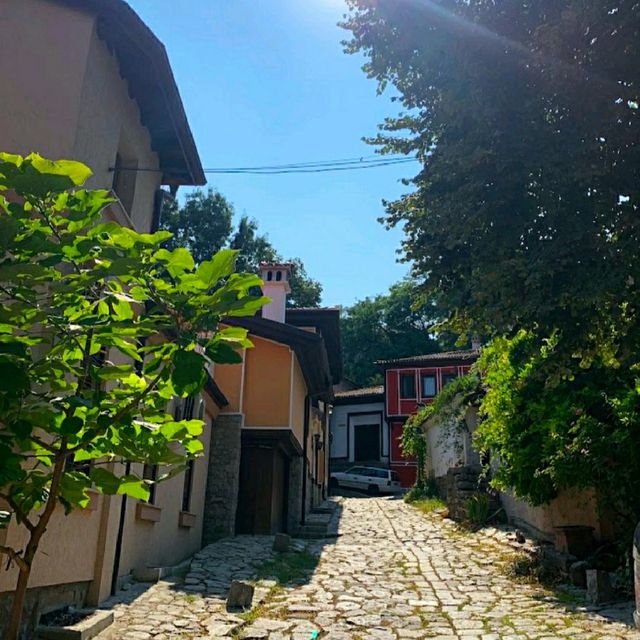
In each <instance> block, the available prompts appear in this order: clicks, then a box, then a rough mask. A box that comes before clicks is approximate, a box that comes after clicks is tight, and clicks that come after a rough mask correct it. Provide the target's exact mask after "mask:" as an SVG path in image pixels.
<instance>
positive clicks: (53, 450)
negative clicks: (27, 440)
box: [31, 436, 59, 455]
mask: <svg viewBox="0 0 640 640" xmlns="http://www.w3.org/2000/svg"><path fill="white" fill-rule="evenodd" d="M31 440H33V441H34V442H35V443H36V444H38V445H40V446H41V447H42V448H43V449H44V450H45V451H48V452H49V453H51V454H53V455H56V454H57V453H58V451H59V449H56V448H55V447H54V446H52V445H50V444H47V443H46V442H44V440H40V438H38V437H37V436H31Z"/></svg>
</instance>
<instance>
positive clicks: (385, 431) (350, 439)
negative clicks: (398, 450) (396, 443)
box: [330, 402, 389, 462]
mask: <svg viewBox="0 0 640 640" xmlns="http://www.w3.org/2000/svg"><path fill="white" fill-rule="evenodd" d="M362 424H379V425H381V428H382V442H381V461H388V459H389V425H388V424H387V422H386V420H385V419H384V402H371V403H368V404H348V405H339V406H334V407H333V413H332V414H331V426H330V431H331V458H332V459H342V460H348V461H350V462H353V461H354V457H353V454H354V427H355V426H357V425H362Z"/></svg>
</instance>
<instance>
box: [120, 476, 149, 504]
mask: <svg viewBox="0 0 640 640" xmlns="http://www.w3.org/2000/svg"><path fill="white" fill-rule="evenodd" d="M117 493H119V494H121V495H122V494H124V495H127V496H129V497H130V498H136V499H137V500H144V501H145V502H146V501H147V500H149V495H150V491H149V485H148V484H147V483H146V482H145V481H144V480H140V478H137V477H136V476H132V475H129V476H124V477H123V478H121V479H120V486H119V487H118V491H117Z"/></svg>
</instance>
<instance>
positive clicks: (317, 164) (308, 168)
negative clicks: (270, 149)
mask: <svg viewBox="0 0 640 640" xmlns="http://www.w3.org/2000/svg"><path fill="white" fill-rule="evenodd" d="M416 160H417V159H416V158H413V157H407V156H398V155H395V156H362V157H359V158H342V159H338V160H315V161H310V162H290V163H286V164H272V165H256V166H246V167H209V168H205V169H203V171H204V173H207V174H218V175H222V174H227V175H229V174H239V175H282V174H293V173H327V172H333V171H355V170H361V169H375V168H377V167H388V166H393V165H396V164H406V163H409V162H416ZM110 170H111V171H115V170H116V168H115V167H110ZM117 171H133V172H138V173H140V172H152V173H156V172H160V171H167V169H164V170H163V169H151V168H143V167H118V169H117Z"/></svg>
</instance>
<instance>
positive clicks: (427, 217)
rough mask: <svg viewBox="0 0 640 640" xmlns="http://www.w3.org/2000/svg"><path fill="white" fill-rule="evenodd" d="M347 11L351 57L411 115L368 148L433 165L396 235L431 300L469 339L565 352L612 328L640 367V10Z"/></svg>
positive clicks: (393, 6)
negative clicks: (548, 344) (526, 339)
mask: <svg viewBox="0 0 640 640" xmlns="http://www.w3.org/2000/svg"><path fill="white" fill-rule="evenodd" d="M349 4H350V6H351V9H352V12H351V14H350V16H349V17H348V18H347V19H346V21H345V23H344V26H345V27H346V28H347V29H348V30H349V31H351V33H352V36H353V37H352V39H351V41H350V42H349V43H348V44H347V50H348V51H349V52H362V53H364V54H365V55H366V56H367V63H366V65H365V71H366V73H367V74H368V75H369V76H370V77H372V78H375V79H376V80H377V81H378V82H379V84H380V88H381V89H382V88H384V86H385V85H386V84H387V83H391V84H393V85H394V86H395V87H396V89H397V90H398V92H399V97H398V100H399V101H400V102H401V103H402V105H403V107H404V108H405V109H406V110H407V111H406V112H405V113H402V114H401V115H400V116H399V117H397V118H390V119H388V120H387V121H386V122H385V123H384V124H383V125H382V132H381V133H380V135H379V136H378V137H376V138H374V139H373V140H371V142H372V143H374V144H376V145H379V146H380V149H381V151H382V152H392V153H407V154H415V155H416V156H417V158H418V159H419V160H421V161H422V163H423V169H422V171H420V173H419V174H418V175H417V176H415V177H414V178H413V179H411V180H408V181H407V185H408V186H410V187H411V189H410V191H409V192H408V193H407V194H406V195H405V196H403V197H402V198H400V199H399V200H397V201H395V202H388V203H387V217H386V221H387V223H388V224H389V225H392V226H393V225H398V224H400V225H403V226H404V228H405V230H406V240H405V242H404V251H405V255H406V258H407V259H408V260H411V261H412V262H413V265H414V273H415V275H416V277H418V278H419V279H421V280H422V287H423V291H424V293H425V295H426V297H428V298H429V299H435V300H436V301H437V302H438V303H439V304H441V305H442V307H443V308H445V309H448V310H450V311H451V316H452V321H453V325H454V326H455V327H456V328H458V329H459V330H465V331H469V332H472V331H473V332H476V333H480V334H489V335H495V334H498V335H500V334H509V335H514V334H515V333H516V332H517V331H518V329H519V328H520V327H526V328H527V329H529V330H534V331H536V332H537V333H538V335H540V336H543V337H547V336H549V335H551V333H552V332H554V331H557V330H562V331H563V333H564V336H563V337H564V341H563V345H564V346H563V348H565V349H566V350H567V351H568V352H574V351H575V350H579V351H580V352H586V351H588V350H592V351H594V352H597V351H598V349H599V345H600V344H601V342H602V341H603V340H605V341H607V342H609V341H610V336H609V334H608V327H607V326H604V327H603V328H601V323H602V322H604V324H605V325H607V318H610V317H612V316H615V317H618V318H620V319H621V320H622V321H623V324H624V327H622V328H621V333H620V336H619V338H618V344H620V345H621V350H623V351H626V350H628V351H634V352H637V348H636V347H637V346H638V345H637V340H636V337H635V336H637V334H638V331H637V321H638V317H639V316H638V314H637V313H636V312H635V310H636V309H637V307H638V305H639V304H640V299H639V291H640V289H639V288H638V284H639V283H640V263H639V262H638V261H637V260H636V259H635V255H636V252H637V246H638V241H639V239H640V218H639V217H638V215H637V207H638V202H639V201H640V181H639V180H638V167H639V166H640V146H638V145H637V144H636V141H637V139H638V135H639V133H640V131H639V128H640V109H638V93H637V92H638V89H637V87H638V84H639V80H640V78H639V77H638V76H639V75H640V64H638V62H640V39H638V37H637V33H638V29H639V28H640V8H639V6H638V4H637V3H636V2H635V1H634V0H617V1H616V2H611V1H609V0H595V1H594V2H588V3H585V2H582V0H540V1H539V2H535V3H531V2H525V1H524V0H506V1H505V2H499V3H494V2H484V1H481V0H471V1H469V0H441V1H440V2H437V3H435V2H434V3H418V2H395V1H394V0H379V1H376V2H370V1H369V0H350V1H349ZM630 330H633V336H632V337H631V339H630V343H629V344H628V345H624V344H623V342H624V340H625V339H626V337H627V336H630V335H631V334H630Z"/></svg>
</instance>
